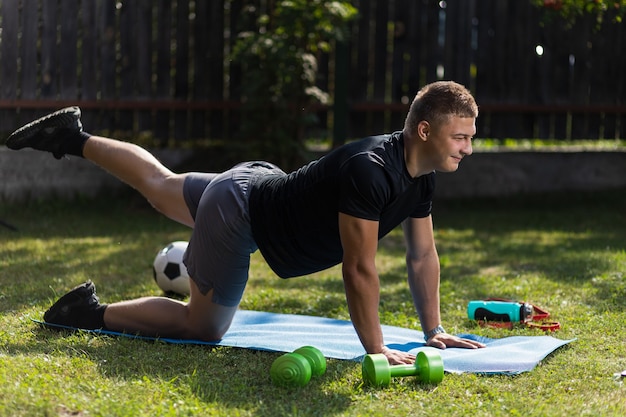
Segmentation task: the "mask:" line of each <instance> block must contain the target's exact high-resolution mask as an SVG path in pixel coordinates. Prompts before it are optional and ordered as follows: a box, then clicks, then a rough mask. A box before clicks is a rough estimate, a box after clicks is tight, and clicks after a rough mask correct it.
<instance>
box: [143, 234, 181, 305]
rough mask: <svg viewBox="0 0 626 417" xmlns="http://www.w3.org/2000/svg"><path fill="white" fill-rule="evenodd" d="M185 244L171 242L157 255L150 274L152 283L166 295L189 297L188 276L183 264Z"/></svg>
mask: <svg viewBox="0 0 626 417" xmlns="http://www.w3.org/2000/svg"><path fill="white" fill-rule="evenodd" d="M186 249H187V242H184V241H176V242H172V243H170V244H169V245H167V246H166V247H164V248H163V249H161V250H160V251H159V253H157V255H156V257H155V258H154V263H153V267H152V272H153V275H154V281H155V282H156V283H157V285H158V286H159V288H161V289H162V290H163V292H165V293H166V294H171V293H174V294H178V295H183V296H187V295H189V275H188V274H187V268H186V267H185V265H184V264H183V254H184V253H185V250H186Z"/></svg>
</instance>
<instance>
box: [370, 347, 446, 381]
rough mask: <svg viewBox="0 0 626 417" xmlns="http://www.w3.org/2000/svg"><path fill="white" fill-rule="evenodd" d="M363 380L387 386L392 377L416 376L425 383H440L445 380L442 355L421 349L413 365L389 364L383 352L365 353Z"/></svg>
mask: <svg viewBox="0 0 626 417" xmlns="http://www.w3.org/2000/svg"><path fill="white" fill-rule="evenodd" d="M362 372H363V380H364V381H365V382H367V383H369V384H371V385H374V386H386V385H389V383H390V382H391V378H392V377H403V376H415V377H417V379H418V380H419V381H420V382H422V383H424V384H438V383H439V382H441V380H443V361H442V360H441V355H439V353H437V352H433V351H420V352H419V353H418V354H417V358H416V359H415V363H414V364H412V365H393V366H392V365H389V362H388V361H387V357H386V356H385V355H382V354H373V355H365V358H363V365H362Z"/></svg>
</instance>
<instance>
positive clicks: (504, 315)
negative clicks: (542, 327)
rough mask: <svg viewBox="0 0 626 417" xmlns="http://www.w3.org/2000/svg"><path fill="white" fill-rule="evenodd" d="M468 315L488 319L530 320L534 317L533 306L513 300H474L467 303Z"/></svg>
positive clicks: (475, 318) (472, 318)
mask: <svg viewBox="0 0 626 417" xmlns="http://www.w3.org/2000/svg"><path fill="white" fill-rule="evenodd" d="M467 317H469V318H470V319H471V320H486V321H510V322H517V321H530V320H532V317H533V306H532V305H530V304H528V303H516V302H513V301H482V300H474V301H470V302H469V304H468V305H467Z"/></svg>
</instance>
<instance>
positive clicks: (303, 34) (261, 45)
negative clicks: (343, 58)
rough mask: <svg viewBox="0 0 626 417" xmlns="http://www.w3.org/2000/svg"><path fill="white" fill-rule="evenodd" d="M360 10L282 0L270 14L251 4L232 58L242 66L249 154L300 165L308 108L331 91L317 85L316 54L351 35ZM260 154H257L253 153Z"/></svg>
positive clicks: (322, 0)
mask: <svg viewBox="0 0 626 417" xmlns="http://www.w3.org/2000/svg"><path fill="white" fill-rule="evenodd" d="M356 14H357V10H356V9H355V8H354V7H353V6H352V5H351V4H350V3H349V2H347V1H328V0H289V1H278V2H277V3H276V4H275V7H274V8H273V10H271V11H270V12H269V13H268V14H262V15H258V13H257V10H256V9H254V8H251V7H250V8H248V9H247V10H246V17H247V19H244V22H245V24H246V25H247V27H248V28H252V29H248V30H246V31H243V32H241V33H240V34H239V37H238V39H237V41H236V43H235V45H234V48H233V53H232V59H233V61H234V62H235V63H237V64H239V65H240V67H241V71H242V84H241V95H242V102H243V111H242V119H241V123H240V133H241V135H242V140H243V141H244V143H245V144H246V151H247V152H250V153H251V154H250V155H248V156H249V157H253V158H254V157H263V158H265V159H273V160H274V161H275V162H276V163H278V164H279V165H281V166H284V167H286V168H289V167H292V166H294V165H297V164H298V163H299V162H300V161H299V159H302V158H301V157H300V156H301V154H302V152H301V151H302V150H303V148H304V147H303V144H304V129H305V127H306V126H307V125H309V124H310V123H311V121H312V117H313V116H312V115H311V113H310V112H309V111H308V110H309V109H310V107H311V105H312V104H314V103H316V102H320V103H324V104H325V103H326V102H327V100H328V94H327V93H326V92H325V91H322V90H320V89H319V88H318V87H317V86H316V76H317V64H318V57H319V55H320V54H321V53H327V52H329V51H330V50H331V45H332V44H333V42H334V41H342V40H343V39H344V38H345V37H346V36H347V26H348V22H349V21H350V20H351V19H353V18H354V17H355V16H356ZM255 154H256V155H255Z"/></svg>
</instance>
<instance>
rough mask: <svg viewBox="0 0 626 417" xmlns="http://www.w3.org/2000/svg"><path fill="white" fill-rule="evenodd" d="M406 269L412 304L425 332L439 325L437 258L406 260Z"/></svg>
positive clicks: (435, 256)
mask: <svg viewBox="0 0 626 417" xmlns="http://www.w3.org/2000/svg"><path fill="white" fill-rule="evenodd" d="M407 267H408V280H409V288H410V290H411V295H412V297H413V304H414V305H415V310H416V312H417V314H418V316H419V319H420V323H421V325H422V330H423V331H424V332H427V331H430V330H432V329H434V328H435V327H437V326H438V325H440V324H441V313H440V305H439V258H438V257H437V255H436V254H434V255H430V256H425V257H423V258H421V259H419V260H410V259H407Z"/></svg>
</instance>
